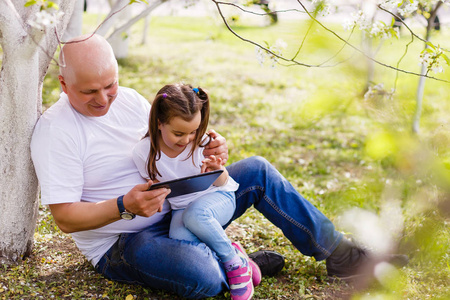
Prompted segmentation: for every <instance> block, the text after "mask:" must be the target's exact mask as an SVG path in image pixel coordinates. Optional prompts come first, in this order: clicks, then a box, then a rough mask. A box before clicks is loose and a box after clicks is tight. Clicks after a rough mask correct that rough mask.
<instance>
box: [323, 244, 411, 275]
mask: <svg viewBox="0 0 450 300" xmlns="http://www.w3.org/2000/svg"><path fill="white" fill-rule="evenodd" d="M382 261H385V262H388V263H391V264H393V265H394V266H396V267H403V266H405V265H406V264H408V262H409V258H408V256H406V255H402V254H391V255H383V256H376V255H375V254H374V253H372V252H370V251H369V250H368V249H364V248H362V247H360V246H358V245H356V244H355V243H353V242H352V241H350V240H348V239H346V238H343V239H342V241H341V242H340V243H339V245H338V246H337V248H336V250H334V252H333V253H332V254H331V255H330V256H329V257H328V258H327V261H326V266H327V272H328V276H330V277H338V278H340V279H342V280H345V281H352V280H353V279H357V278H359V277H361V276H369V275H370V273H371V269H372V268H373V267H374V265H375V264H376V263H377V262H382Z"/></svg>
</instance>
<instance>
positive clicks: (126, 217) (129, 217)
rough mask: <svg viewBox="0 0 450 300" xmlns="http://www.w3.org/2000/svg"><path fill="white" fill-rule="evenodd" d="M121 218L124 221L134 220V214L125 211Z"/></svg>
mask: <svg viewBox="0 0 450 300" xmlns="http://www.w3.org/2000/svg"><path fill="white" fill-rule="evenodd" d="M120 217H121V218H122V219H124V220H133V219H134V214H132V213H129V212H127V211H124V212H123V213H121V214H120Z"/></svg>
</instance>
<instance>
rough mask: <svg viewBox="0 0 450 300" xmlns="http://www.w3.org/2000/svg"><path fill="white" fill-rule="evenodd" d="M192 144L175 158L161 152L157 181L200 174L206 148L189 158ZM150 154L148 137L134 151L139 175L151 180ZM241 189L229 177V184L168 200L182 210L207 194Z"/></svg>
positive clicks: (157, 163) (199, 149)
mask: <svg viewBox="0 0 450 300" xmlns="http://www.w3.org/2000/svg"><path fill="white" fill-rule="evenodd" d="M191 147H192V143H190V144H189V145H188V146H187V147H186V148H185V149H184V151H183V152H182V153H180V155H178V156H177V157H174V158H170V157H168V156H167V155H165V154H164V153H163V152H162V151H161V157H160V158H159V160H157V161H156V167H157V168H158V171H159V173H160V174H161V176H159V175H158V176H157V177H156V179H158V180H159V181H161V182H162V181H167V180H173V179H177V178H181V177H185V176H191V175H196V174H200V168H201V165H202V161H203V160H204V159H205V156H204V155H203V150H204V148H202V147H197V149H195V151H194V153H193V155H192V156H191V157H189V158H188V156H189V152H190V151H191ZM149 152H150V138H149V137H146V138H145V139H142V140H141V141H140V142H139V143H138V144H137V145H136V146H135V148H134V150H133V160H134V163H135V164H136V166H137V168H138V170H139V173H141V176H142V177H143V178H149V177H150V176H149V175H148V172H147V159H148V154H149ZM238 188H239V184H238V183H237V182H236V181H234V180H233V178H231V177H230V176H229V177H228V181H227V183H225V184H224V185H222V186H214V185H212V186H211V187H209V188H208V189H207V190H204V191H201V192H197V193H192V194H187V195H182V196H177V197H173V198H168V199H167V200H168V201H169V203H170V205H171V207H172V209H182V208H185V207H186V206H187V205H188V204H189V203H191V202H192V201H194V200H195V199H197V198H198V197H200V196H202V195H205V194H207V193H211V192H215V191H227V192H234V191H236V190H237V189H238Z"/></svg>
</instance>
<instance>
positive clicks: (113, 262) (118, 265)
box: [96, 157, 342, 298]
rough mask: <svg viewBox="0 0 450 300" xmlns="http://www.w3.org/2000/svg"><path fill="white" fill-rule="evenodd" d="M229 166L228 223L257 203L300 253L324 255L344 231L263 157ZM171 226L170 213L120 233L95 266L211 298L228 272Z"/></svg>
mask: <svg viewBox="0 0 450 300" xmlns="http://www.w3.org/2000/svg"><path fill="white" fill-rule="evenodd" d="M227 169H228V172H229V174H230V176H232V177H233V178H234V180H236V181H237V182H238V183H239V189H238V190H237V191H236V193H235V194H236V210H235V213H234V215H233V217H232V219H231V220H230V222H231V221H232V220H234V219H236V218H238V217H239V216H241V215H242V214H243V213H244V212H245V211H246V210H247V209H248V208H249V207H250V206H252V205H253V206H254V207H255V208H256V209H257V210H259V211H260V212H261V213H262V214H263V215H264V216H265V217H266V218H267V219H269V220H270V221H271V222H272V223H273V224H275V225H276V226H278V227H279V228H280V229H281V230H282V231H283V233H284V235H285V236H286V237H287V238H288V239H289V240H290V241H291V242H292V244H293V245H294V246H295V247H296V248H297V249H298V250H299V251H300V252H301V253H303V254H305V255H308V256H313V257H315V258H316V260H323V259H325V258H327V257H328V256H329V255H330V254H331V253H332V252H333V251H334V249H335V248H336V247H337V245H338V244H339V242H340V240H341V238H342V235H341V234H340V233H339V232H337V231H336V230H335V229H334V226H333V224H332V223H331V221H330V220H329V219H327V218H326V217H325V216H324V215H323V214H322V213H321V212H320V211H319V210H318V209H317V208H316V207H314V206H313V205H312V204H311V203H310V202H309V201H308V200H306V199H305V198H303V197H302V196H301V195H300V194H299V193H298V192H297V191H296V190H295V189H294V187H293V186H292V185H291V184H290V183H289V182H288V181H287V180H286V179H285V178H284V177H283V176H282V175H281V174H280V173H279V172H278V171H277V170H276V169H275V168H274V167H273V166H272V165H271V164H270V163H269V162H267V161H266V160H265V159H264V158H262V157H251V158H247V159H244V160H242V161H239V162H237V163H234V164H232V165H230V166H229V167H228V168H227ZM230 222H229V223H230ZM227 225H228V224H226V225H225V226H224V227H226V226H227ZM169 226H170V214H167V215H166V217H165V218H164V219H163V220H162V221H161V222H159V223H157V224H154V225H153V226H151V227H150V228H147V229H146V230H143V231H141V232H137V233H132V234H122V235H121V236H120V238H119V240H118V241H117V242H116V244H115V245H114V246H113V247H111V249H109V251H108V252H107V253H106V254H105V255H104V256H103V257H102V259H101V260H100V262H99V263H98V264H97V267H96V268H97V270H98V271H99V272H100V273H102V274H103V275H104V276H105V277H107V278H109V279H111V280H115V281H122V282H128V283H136V284H141V285H145V286H149V287H150V288H154V289H163V290H166V291H168V292H174V293H176V294H178V295H180V296H183V297H186V298H205V297H212V296H215V295H217V294H219V293H220V292H222V291H223V290H224V289H227V288H228V285H227V282H226V276H225V272H224V270H223V268H222V265H221V263H219V261H218V258H217V256H216V255H215V254H214V252H212V250H210V249H209V248H208V247H207V246H206V245H205V244H204V243H197V242H188V241H181V240H175V239H171V238H169Z"/></svg>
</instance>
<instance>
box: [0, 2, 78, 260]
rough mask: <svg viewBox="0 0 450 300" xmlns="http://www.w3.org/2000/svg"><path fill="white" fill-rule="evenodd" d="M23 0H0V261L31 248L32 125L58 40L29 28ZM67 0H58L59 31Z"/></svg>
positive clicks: (34, 196) (34, 201)
mask: <svg viewBox="0 0 450 300" xmlns="http://www.w3.org/2000/svg"><path fill="white" fill-rule="evenodd" d="M25 3H26V1H25V0H23V1H14V3H13V2H12V1H11V0H3V1H0V37H1V45H2V49H3V59H2V68H1V71H0V176H1V177H0V178H1V179H0V211H1V214H0V263H12V262H18V261H19V260H20V259H23V258H24V257H26V256H28V255H29V254H30V253H31V249H32V246H33V235H34V229H35V225H36V218H37V207H38V194H39V188H38V181H37V178H36V175H35V172H34V167H33V164H32V161H31V155H30V140H31V135H32V132H33V128H34V125H35V123H36V121H37V119H38V118H39V116H40V114H41V107H42V85H43V81H44V76H45V74H46V72H47V69H48V66H49V64H50V61H51V59H52V56H53V54H54V53H55V50H56V47H57V45H58V38H57V37H56V35H55V33H54V31H53V30H47V31H45V32H44V31H40V30H37V29H34V28H31V27H30V26H29V25H28V24H27V21H28V18H30V17H33V15H34V14H35V13H36V12H37V11H39V7H37V6H36V5H33V6H30V7H25V6H24V4H25ZM73 4H74V3H73V1H71V0H61V1H59V3H58V5H59V7H60V10H61V11H63V12H64V13H65V15H64V16H63V17H62V20H61V21H60V22H59V24H58V25H57V27H56V31H57V32H62V31H63V29H64V28H65V26H66V25H67V22H68V20H69V18H70V15H71V13H72V11H73Z"/></svg>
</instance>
